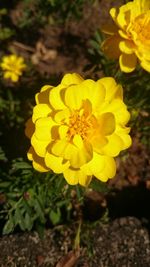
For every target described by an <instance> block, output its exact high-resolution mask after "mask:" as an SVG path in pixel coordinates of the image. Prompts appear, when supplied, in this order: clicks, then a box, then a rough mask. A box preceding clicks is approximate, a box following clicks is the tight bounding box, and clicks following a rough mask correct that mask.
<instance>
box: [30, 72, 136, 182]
mask: <svg viewBox="0 0 150 267" xmlns="http://www.w3.org/2000/svg"><path fill="white" fill-rule="evenodd" d="M35 99H36V106H35V107H34V109H33V116H32V118H31V119H29V120H28V121H27V124H26V135H27V136H28V137H29V138H31V147H30V149H29V151H28V159H29V160H31V161H32V162H33V167H34V168H35V169H36V170H38V171H41V172H47V171H49V170H52V171H53V172H55V173H63V175H64V177H65V179H66V180H67V182H68V183H69V184H71V185H75V184H78V183H79V184H81V185H83V186H86V185H88V184H89V182H90V181H91V179H92V176H93V175H94V176H95V177H97V178H98V179H100V180H101V181H104V182H105V181H107V180H108V179H109V178H112V177H114V175H115V172H116V164H115V160H114V157H116V156H117V155H118V154H119V153H120V151H121V150H124V149H126V148H128V147H129V146H130V145H131V138H130V136H129V131H130V129H129V128H127V127H126V126H125V125H126V123H127V122H128V120H129V118H130V114H129V112H128V111H127V108H126V105H125V104H124V103H123V96H122V87H121V85H118V84H116V82H115V80H114V79H113V78H110V77H106V78H102V79H99V80H98V81H96V82H95V81H93V80H90V79H88V80H84V79H83V78H82V77H81V76H79V75H78V74H75V73H74V74H66V75H65V76H64V78H63V79H62V81H61V83H60V84H59V85H58V86H56V87H52V86H49V85H46V86H44V87H42V89H41V91H40V93H38V94H36V97H35Z"/></svg>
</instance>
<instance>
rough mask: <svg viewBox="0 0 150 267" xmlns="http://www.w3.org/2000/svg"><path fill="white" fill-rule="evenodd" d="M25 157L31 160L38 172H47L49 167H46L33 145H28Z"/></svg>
mask: <svg viewBox="0 0 150 267" xmlns="http://www.w3.org/2000/svg"><path fill="white" fill-rule="evenodd" d="M27 157H28V159H29V160H32V164H33V167H34V169H35V170H37V171H39V172H48V171H49V169H48V168H47V167H46V165H45V162H44V159H43V158H41V157H39V156H38V155H37V154H36V153H35V151H34V149H33V147H30V149H29V151H28V153H27Z"/></svg>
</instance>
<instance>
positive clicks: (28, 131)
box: [25, 118, 35, 138]
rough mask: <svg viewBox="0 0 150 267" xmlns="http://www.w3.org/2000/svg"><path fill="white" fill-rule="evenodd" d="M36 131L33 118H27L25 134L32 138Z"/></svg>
mask: <svg viewBox="0 0 150 267" xmlns="http://www.w3.org/2000/svg"><path fill="white" fill-rule="evenodd" d="M34 131H35V125H34V123H33V122H32V118H30V119H28V120H27V122H26V124H25V135H26V136H27V137H28V138H31V136H32V135H33V133H34Z"/></svg>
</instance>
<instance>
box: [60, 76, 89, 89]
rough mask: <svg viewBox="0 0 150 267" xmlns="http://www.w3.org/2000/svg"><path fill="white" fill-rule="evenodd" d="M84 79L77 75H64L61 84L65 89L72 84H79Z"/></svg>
mask: <svg viewBox="0 0 150 267" xmlns="http://www.w3.org/2000/svg"><path fill="white" fill-rule="evenodd" d="M82 81H84V79H83V78H82V77H81V76H80V75H79V74H77V73H68V74H65V75H64V77H63V79H62V81H61V84H63V85H64V86H65V87H66V86H70V85H73V84H80V83H81V82H82Z"/></svg>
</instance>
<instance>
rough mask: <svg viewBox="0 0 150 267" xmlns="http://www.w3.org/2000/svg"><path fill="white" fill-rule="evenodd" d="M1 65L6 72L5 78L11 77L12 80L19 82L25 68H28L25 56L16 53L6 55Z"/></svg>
mask: <svg viewBox="0 0 150 267" xmlns="http://www.w3.org/2000/svg"><path fill="white" fill-rule="evenodd" d="M0 66H1V68H2V70H3V72H4V75H3V76H4V79H8V78H9V79H11V80H12V82H17V81H18V80H19V76H21V75H22V72H23V70H24V69H25V68H26V64H25V63H24V59H23V57H18V56H16V55H9V56H4V57H3V58H2V62H1V63H0Z"/></svg>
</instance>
